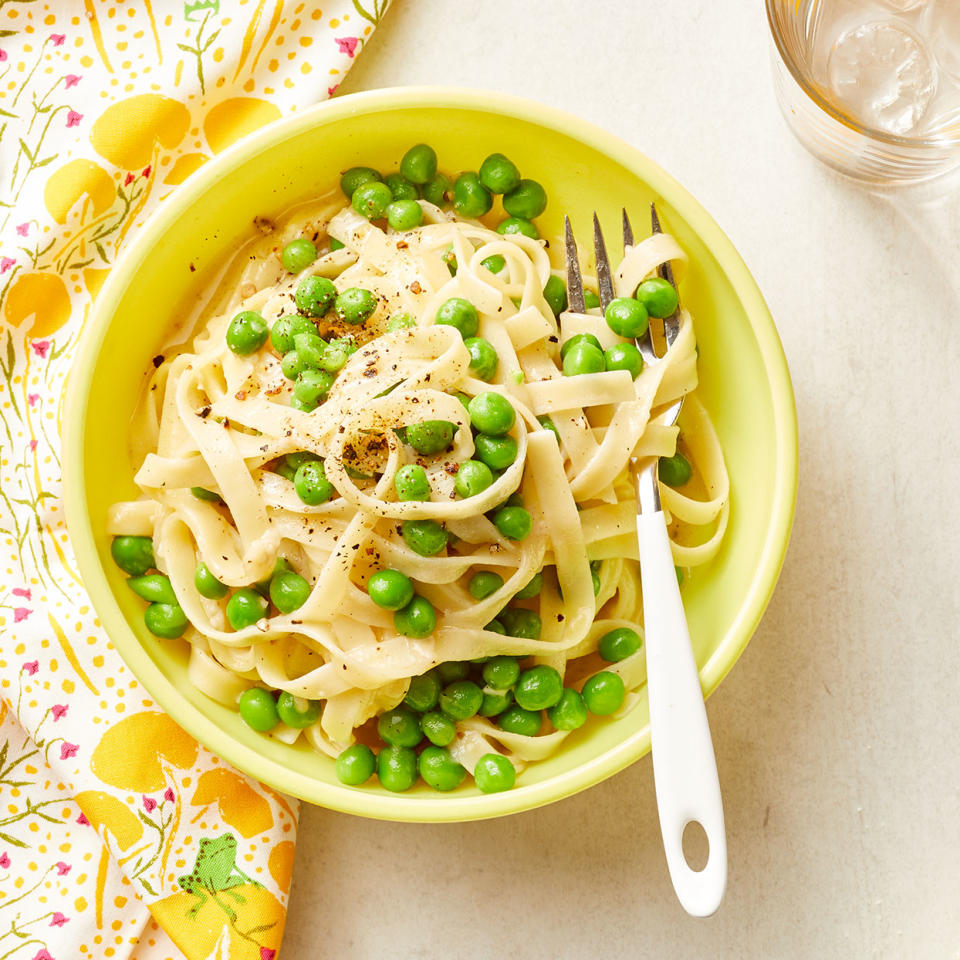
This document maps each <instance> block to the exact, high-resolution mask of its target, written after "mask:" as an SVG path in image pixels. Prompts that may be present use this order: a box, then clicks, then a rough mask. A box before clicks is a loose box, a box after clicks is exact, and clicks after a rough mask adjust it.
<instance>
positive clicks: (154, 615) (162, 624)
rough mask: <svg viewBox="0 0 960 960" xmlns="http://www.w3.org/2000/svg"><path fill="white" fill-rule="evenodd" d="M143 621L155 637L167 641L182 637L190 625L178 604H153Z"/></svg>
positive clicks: (145, 611) (144, 615) (144, 612)
mask: <svg viewBox="0 0 960 960" xmlns="http://www.w3.org/2000/svg"><path fill="white" fill-rule="evenodd" d="M143 620H144V623H146V625H147V629H148V630H149V631H150V632H151V633H152V634H153V635H154V636H155V637H163V638H164V639H166V640H175V639H176V638H177V637H182V636H183V634H184V633H185V632H186V629H187V626H188V625H189V623H190V621H189V620H187V615H186V614H185V613H184V612H183V610H182V609H181V607H180V604H178V603H151V604H150V606H149V607H147V609H146V610H144V611H143Z"/></svg>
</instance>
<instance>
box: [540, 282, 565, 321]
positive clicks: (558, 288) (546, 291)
mask: <svg viewBox="0 0 960 960" xmlns="http://www.w3.org/2000/svg"><path fill="white" fill-rule="evenodd" d="M543 299H544V300H546V301H547V305H548V306H549V307H550V309H551V310H552V311H553V314H554V316H557V317H558V316H560V314H561V313H563V311H564V310H566V309H567V305H568V304H567V285H566V284H565V283H564V282H563V281H562V280H561V279H560V278H559V277H558V276H555V275H554V274H551V275H550V279H549V280H548V281H547V285H546V286H545V287H544V288H543Z"/></svg>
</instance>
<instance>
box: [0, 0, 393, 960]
mask: <svg viewBox="0 0 960 960" xmlns="http://www.w3.org/2000/svg"><path fill="white" fill-rule="evenodd" d="M387 2H388V0H352V2H350V0H331V2H328V3H324V4H323V5H322V7H321V6H320V5H318V4H317V3H314V2H294V0H231V2H227V0H222V2H221V0H187V2H185V3H181V2H167V0H163V2H161V0H152V2H151V0H139V2H132V0H109V2H107V0H56V2H55V0H51V2H41V0H0V957H10V958H14V960H82V958H94V960H100V958H110V957H116V958H150V960H159V958H167V957H170V958H173V957H178V956H182V955H186V956H187V957H188V958H190V960H201V958H208V957H209V958H214V957H216V958H224V960H226V958H230V960H270V958H275V957H276V956H277V953H278V950H279V946H280V939H281V936H282V933H283V924H284V919H285V914H286V901H287V895H288V892H289V888H290V876H291V870H292V866H293V853H294V841H295V837H296V826H297V806H296V802H295V801H292V800H290V799H289V798H287V797H284V796H281V795H279V794H277V793H275V792H274V791H272V790H271V789H269V788H268V787H266V786H264V785H263V784H261V783H256V782H254V781H252V780H250V779H249V778H248V777H246V776H244V775H243V774H240V773H238V772H237V771H236V770H233V769H231V768H230V767H229V766H228V765H227V764H225V763H224V762H222V761H221V760H220V759H219V758H218V757H216V756H214V755H213V754H211V753H210V752H209V751H207V750H206V749H204V748H203V747H201V746H200V745H199V744H198V743H197V742H196V741H195V740H193V739H192V738H191V737H190V736H188V735H187V734H186V733H185V732H184V731H183V730H181V729H180V728H179V727H178V726H177V724H176V723H175V722H174V721H173V720H172V719H171V718H170V717H168V716H167V715H166V714H165V713H163V711H162V710H160V708H159V707H158V706H157V705H156V704H155V703H154V702H153V701H152V700H151V699H150V697H149V696H148V695H147V693H146V691H145V690H144V689H143V688H142V687H141V686H140V684H139V683H138V682H137V681H136V679H135V678H134V677H133V676H132V675H131V673H130V671H129V670H128V669H127V668H126V666H125V665H124V663H123V661H122V660H121V659H120V657H119V655H118V654H117V652H116V651H115V650H114V648H113V646H112V645H111V643H110V640H109V638H108V637H107V636H106V634H105V633H104V632H103V630H102V628H101V626H100V623H99V620H98V619H97V617H96V614H95V613H94V611H93V610H92V609H91V606H90V601H89V599H88V598H87V596H86V594H85V592H84V589H83V584H82V583H81V581H80V579H79V577H78V575H77V571H76V567H75V564H74V561H73V557H72V553H71V550H70V544H69V542H68V539H67V534H66V527H65V524H64V517H63V506H62V502H61V499H60V493H61V472H60V442H59V429H60V424H61V418H62V414H63V394H64V390H63V387H64V381H65V378H66V376H67V373H68V371H69V369H70V365H71V362H72V355H73V352H74V350H75V348H76V345H77V341H78V338H79V337H80V335H81V332H82V330H83V327H84V325H85V323H86V322H87V320H88V318H89V316H90V308H91V304H92V303H93V301H94V299H95V298H96V295H97V292H98V290H99V289H100V287H101V285H102V284H103V282H104V279H105V278H106V276H107V274H108V272H109V270H110V266H111V264H112V263H113V261H114V259H115V257H116V256H117V254H118V252H119V251H120V250H121V249H122V247H123V244H124V243H125V242H126V241H127V239H128V238H129V237H130V236H131V235H132V234H134V233H135V232H136V230H137V229H138V227H139V226H140V225H141V223H142V222H143V221H144V219H145V218H146V217H147V216H148V215H149V214H150V213H151V211H152V210H154V209H155V208H156V207H157V206H158V205H159V204H160V203H161V202H162V201H163V200H164V199H165V198H166V197H168V196H169V195H170V193H171V192H172V191H173V190H175V189H176V187H177V185H178V184H180V183H182V182H183V181H184V180H185V179H186V178H187V177H188V176H189V175H190V174H191V173H192V172H193V171H195V170H197V169H198V168H199V167H201V166H202V165H203V164H204V163H206V162H207V161H208V160H209V159H210V158H211V157H212V156H213V155H215V154H216V153H218V152H219V151H221V150H223V149H224V148H225V147H227V146H228V145H229V144H231V143H233V142H234V141H235V140H236V139H238V138H239V137H241V136H243V135H244V134H246V133H249V132H250V131H252V130H254V129H256V128H257V127H259V126H261V125H263V124H265V123H267V122H269V121H271V120H274V119H276V118H278V117H281V116H283V115H285V114H287V113H289V112H291V111H294V110H296V109H297V108H298V107H305V106H308V105H310V104H313V103H316V102H317V101H319V100H323V99H325V98H327V97H328V96H331V95H332V94H333V93H334V92H335V91H336V89H337V85H338V84H339V82H340V80H341V79H342V77H343V75H344V73H345V72H346V71H347V70H348V69H349V67H350V65H351V63H352V62H353V59H354V58H355V57H356V56H357V55H358V53H359V52H360V50H361V49H362V47H363V45H364V43H365V42H366V40H367V38H368V37H369V36H370V34H371V32H372V30H373V29H374V27H376V25H377V24H378V23H379V21H380V18H381V17H382V15H383V13H384V12H385V8H386V6H387ZM181 951H182V953H181Z"/></svg>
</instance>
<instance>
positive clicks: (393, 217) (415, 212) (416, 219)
mask: <svg viewBox="0 0 960 960" xmlns="http://www.w3.org/2000/svg"><path fill="white" fill-rule="evenodd" d="M387 223H388V224H390V226H391V227H392V228H393V229H394V230H412V229H413V228H414V227H419V226H420V224H421V223H423V210H422V209H421V207H420V204H419V203H417V201H416V200H394V201H393V203H391V204H390V206H388V207H387Z"/></svg>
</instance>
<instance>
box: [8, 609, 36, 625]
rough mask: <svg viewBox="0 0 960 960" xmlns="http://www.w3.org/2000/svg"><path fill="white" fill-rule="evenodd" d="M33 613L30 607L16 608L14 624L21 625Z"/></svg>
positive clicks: (14, 610)
mask: <svg viewBox="0 0 960 960" xmlns="http://www.w3.org/2000/svg"><path fill="white" fill-rule="evenodd" d="M31 613H33V611H32V610H31V609H30V608H29V607H14V608H13V622H14V623H20V622H21V621H23V620H26V619H27V617H29V616H30V614H31Z"/></svg>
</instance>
